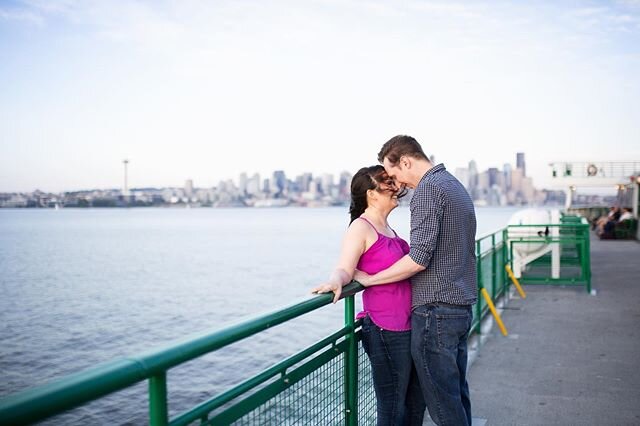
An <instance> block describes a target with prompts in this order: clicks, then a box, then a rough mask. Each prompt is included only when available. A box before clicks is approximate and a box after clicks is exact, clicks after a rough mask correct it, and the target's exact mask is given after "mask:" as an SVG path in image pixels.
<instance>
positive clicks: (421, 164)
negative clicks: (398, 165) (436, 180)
mask: <svg viewBox="0 0 640 426" xmlns="http://www.w3.org/2000/svg"><path fill="white" fill-rule="evenodd" d="M414 165H415V167H414V171H415V172H414V174H413V177H412V180H413V182H411V183H412V184H413V187H414V188H416V187H417V186H418V184H419V183H420V181H421V180H422V177H423V176H424V175H425V174H426V173H427V172H428V171H429V170H431V169H433V163H431V162H430V161H426V160H419V161H417V162H415V163H414Z"/></svg>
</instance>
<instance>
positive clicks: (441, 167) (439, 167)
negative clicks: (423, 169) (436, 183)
mask: <svg viewBox="0 0 640 426" xmlns="http://www.w3.org/2000/svg"><path fill="white" fill-rule="evenodd" d="M441 170H446V169H445V167H444V163H440V164H437V165H435V166H433V167H432V168H430V169H429V170H428V171H427V173H425V174H424V176H422V178H421V179H420V182H418V185H420V184H421V183H422V181H424V180H426V179H428V177H429V176H431V175H433V174H434V173H437V172H439V171H441Z"/></svg>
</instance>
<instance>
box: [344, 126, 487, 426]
mask: <svg viewBox="0 0 640 426" xmlns="http://www.w3.org/2000/svg"><path fill="white" fill-rule="evenodd" d="M378 161H380V162H381V163H382V164H383V165H384V168H385V170H386V171H387V173H388V174H389V176H390V177H392V178H393V179H394V180H395V181H396V183H397V184H399V185H405V186H408V187H410V188H413V189H414V190H415V191H414V194H413V197H412V199H411V204H410V206H411V235H410V237H411V238H410V239H411V241H410V246H411V249H410V251H409V254H407V255H405V256H404V257H403V258H401V259H400V260H398V261H397V262H396V263H395V264H393V265H392V266H390V267H389V268H387V269H385V270H383V271H380V272H378V273H377V274H375V275H367V274H365V273H364V272H361V271H356V274H355V276H354V279H355V280H356V281H359V282H360V283H361V284H362V285H364V286H367V287H368V286H372V285H378V284H384V283H388V282H395V281H400V280H402V279H405V278H408V277H411V284H412V287H411V291H412V301H411V305H412V308H411V309H412V314H411V353H412V356H413V360H414V363H415V365H416V369H417V371H418V377H419V379H420V386H421V387H422V390H423V393H424V396H425V398H426V403H427V408H428V409H429V414H430V415H431V418H432V419H433V421H434V422H436V423H437V424H438V425H456V426H458V425H471V403H470V400H469V386H468V384H467V380H466V370H467V337H468V334H469V330H470V328H471V320H472V317H473V314H472V310H471V306H472V305H473V304H475V303H476V301H477V299H478V286H477V277H476V256H475V233H476V217H475V211H474V208H473V202H472V201H471V198H470V197H469V194H467V191H466V190H465V188H464V187H463V186H462V184H461V183H460V182H459V181H458V180H457V179H456V178H454V177H453V176H452V175H451V174H450V173H449V172H447V170H446V169H445V167H444V165H443V164H439V165H435V166H434V165H433V164H432V163H431V162H430V161H429V159H428V158H427V156H426V155H425V153H424V151H423V150H422V147H421V146H420V144H419V143H418V142H417V141H416V140H415V139H414V138H412V137H410V136H402V135H400V136H396V137H394V138H392V139H390V140H389V141H388V142H387V143H385V144H384V145H383V146H382V149H381V150H380V153H379V154H378Z"/></svg>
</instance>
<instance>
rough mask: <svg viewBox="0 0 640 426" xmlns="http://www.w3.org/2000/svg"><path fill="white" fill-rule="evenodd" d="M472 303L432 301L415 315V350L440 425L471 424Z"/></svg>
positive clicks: (427, 398) (429, 405)
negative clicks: (469, 354) (469, 353)
mask: <svg viewBox="0 0 640 426" xmlns="http://www.w3.org/2000/svg"><path fill="white" fill-rule="evenodd" d="M472 318H473V314H472V312H471V307H470V306H454V305H447V304H428V305H423V306H418V307H417V308H415V309H414V310H413V312H412V314H411V332H412V334H411V353H412V355H413V360H414V362H415V366H416V369H417V371H418V377H419V379H420V386H421V387H422V392H423V393H424V396H425V401H426V403H427V408H428V409H429V415H430V416H431V419H432V420H433V421H434V422H435V423H436V424H438V425H440V426H450V425H453V426H462V425H471V402H470V401H469V385H468V384H467V378H466V373H467V337H468V335H469V330H470V329H471V320H472Z"/></svg>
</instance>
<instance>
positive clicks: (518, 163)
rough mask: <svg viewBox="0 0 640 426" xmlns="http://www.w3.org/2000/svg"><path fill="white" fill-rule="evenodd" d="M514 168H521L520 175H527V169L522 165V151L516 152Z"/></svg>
mask: <svg viewBox="0 0 640 426" xmlns="http://www.w3.org/2000/svg"><path fill="white" fill-rule="evenodd" d="M516 169H520V170H522V177H525V176H527V171H526V168H525V165H524V152H518V153H517V154H516Z"/></svg>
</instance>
